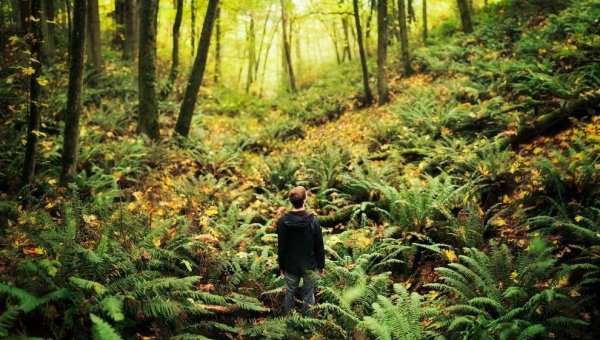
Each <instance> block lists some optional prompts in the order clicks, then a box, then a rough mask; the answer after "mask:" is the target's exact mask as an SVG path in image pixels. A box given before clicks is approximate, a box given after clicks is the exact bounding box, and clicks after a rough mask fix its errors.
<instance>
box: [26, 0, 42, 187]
mask: <svg viewBox="0 0 600 340" xmlns="http://www.w3.org/2000/svg"><path fill="white" fill-rule="evenodd" d="M30 5H31V7H30V9H29V11H28V12H29V13H30V15H29V17H30V18H32V17H34V18H36V19H40V18H41V7H40V0H31V2H30ZM41 24H42V21H41V20H28V27H26V28H27V29H28V31H29V32H30V34H32V36H30V37H29V39H28V40H29V42H30V51H31V58H33V59H36V60H37V61H38V62H32V66H33V69H34V71H35V72H34V73H33V75H31V76H30V78H29V121H28V124H27V144H26V147H25V161H24V164H23V173H22V175H21V188H23V187H26V186H28V185H30V184H31V183H32V182H33V176H34V174H35V158H36V155H37V135H36V134H37V132H38V131H37V130H38V129H39V126H40V105H39V100H40V98H39V97H40V84H39V83H38V78H39V77H40V75H41V72H42V60H40V59H41V58H42V55H41V50H42V48H41V47H42V40H43V36H42V29H41Z"/></svg>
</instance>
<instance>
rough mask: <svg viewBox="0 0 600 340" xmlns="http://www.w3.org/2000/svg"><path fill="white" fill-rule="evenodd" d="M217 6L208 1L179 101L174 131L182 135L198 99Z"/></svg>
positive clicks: (217, 2)
mask: <svg viewBox="0 0 600 340" xmlns="http://www.w3.org/2000/svg"><path fill="white" fill-rule="evenodd" d="M218 7H219V0H209V1H208V7H207V9H206V15H205V17H204V23H203V24H202V32H201V33H200V42H199V43H198V52H197V53H196V59H195V60H194V66H193V67H192V73H191V74H190V79H189V81H188V83H187V87H186V88H185V95H184V97H183V102H182V103H181V110H180V111H179V117H177V124H176V125H175V132H176V133H177V134H179V135H181V136H183V137H187V136H188V134H189V132H190V125H191V123H192V116H193V114H194V108H195V107H196V100H197V99H198V90H200V85H202V77H203V76H204V69H205V68H206V59H207V57H208V49H209V47H210V37H211V36H212V29H213V26H214V23H215V19H216V17H217V10H218Z"/></svg>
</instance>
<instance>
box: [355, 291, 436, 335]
mask: <svg viewBox="0 0 600 340" xmlns="http://www.w3.org/2000/svg"><path fill="white" fill-rule="evenodd" d="M394 293H395V294H394V296H395V301H392V300H390V299H389V298H388V297H386V296H383V295H378V296H377V299H378V302H375V303H373V314H372V316H365V317H364V318H363V320H362V321H361V323H360V324H359V327H360V328H363V329H365V330H368V331H369V332H370V333H371V334H372V335H373V336H374V337H375V339H423V338H425V337H432V336H434V335H435V333H434V332H431V331H427V330H425V326H424V323H423V321H424V320H425V319H426V318H430V317H432V316H434V315H435V314H436V313H437V310H436V309H435V308H433V307H429V306H427V304H426V303H425V302H424V299H423V297H422V296H421V295H419V294H418V293H415V292H413V293H409V292H408V290H407V289H406V288H405V287H404V286H403V285H400V284H394Z"/></svg>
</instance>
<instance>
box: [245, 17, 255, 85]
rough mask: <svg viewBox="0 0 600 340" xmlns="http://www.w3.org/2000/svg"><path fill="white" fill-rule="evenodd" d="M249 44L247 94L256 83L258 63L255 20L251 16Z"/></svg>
mask: <svg viewBox="0 0 600 340" xmlns="http://www.w3.org/2000/svg"><path fill="white" fill-rule="evenodd" d="M246 40H247V44H248V47H247V48H248V73H247V76H246V93H248V92H250V86H252V82H254V64H255V63H256V32H255V29H254V18H253V17H252V14H250V25H249V27H248V31H247V34H246Z"/></svg>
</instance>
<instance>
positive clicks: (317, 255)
mask: <svg viewBox="0 0 600 340" xmlns="http://www.w3.org/2000/svg"><path fill="white" fill-rule="evenodd" d="M289 199H290V202H291V203H292V205H293V206H294V209H292V211H290V212H288V213H286V214H285V215H283V217H281V219H280V220H279V222H277V236H278V252H277V255H278V260H279V269H280V271H281V274H282V275H283V276H284V277H285V285H286V293H285V300H284V303H283V309H284V312H285V313H286V314H289V313H290V312H291V311H292V310H293V309H294V295H295V293H296V291H297V290H298V288H299V285H300V278H302V280H303V287H302V290H301V295H302V301H303V302H304V303H303V306H302V314H304V315H310V314H309V307H310V306H312V305H314V304H315V295H314V290H315V284H316V281H317V273H318V274H319V275H320V276H322V275H323V269H324V268H325V249H324V247H323V234H322V232H321V225H320V224H319V220H318V219H317V217H316V216H315V215H314V214H310V213H308V212H307V211H306V210H305V203H306V189H304V187H295V188H294V189H292V190H291V191H290V195H289Z"/></svg>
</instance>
